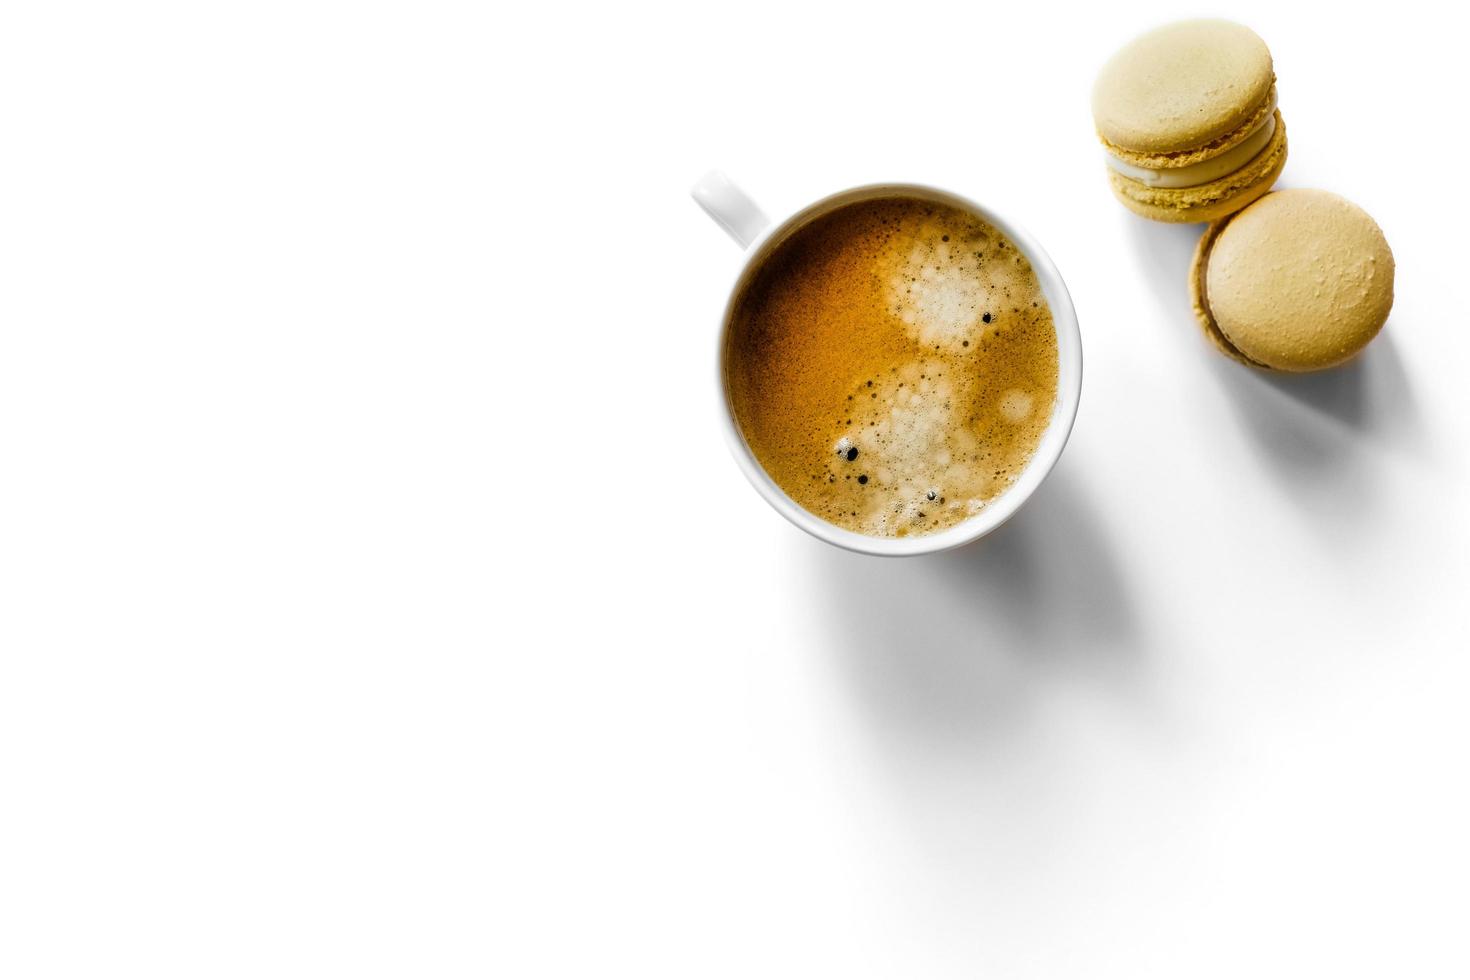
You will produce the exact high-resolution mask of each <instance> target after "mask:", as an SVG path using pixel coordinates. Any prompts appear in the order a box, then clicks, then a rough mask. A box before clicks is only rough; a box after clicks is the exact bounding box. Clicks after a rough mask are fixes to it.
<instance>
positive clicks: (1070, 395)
mask: <svg viewBox="0 0 1470 980" xmlns="http://www.w3.org/2000/svg"><path fill="white" fill-rule="evenodd" d="M897 195H902V196H907V197H918V198H920V199H925V200H933V201H937V202H940V203H946V204H950V205H953V206H956V207H959V208H963V209H964V210H967V211H970V212H972V213H974V214H975V215H977V216H979V217H980V218H981V219H983V220H984V221H986V222H988V223H989V224H991V225H993V226H994V227H995V228H997V229H998V230H999V231H1000V232H1001V233H1002V234H1004V235H1005V236H1006V237H1007V238H1009V239H1010V240H1011V242H1012V243H1014V244H1015V246H1016V248H1017V249H1019V250H1020V251H1021V254H1023V255H1025V256H1026V259H1027V261H1029V262H1030V263H1031V268H1032V269H1033V270H1034V271H1035V272H1036V278H1037V281H1038V282H1039V283H1040V285H1041V291H1042V295H1043V296H1045V297H1046V302H1047V305H1048V306H1049V307H1050V308H1051V314H1052V323H1053V325H1054V327H1055V329H1056V332H1057V397H1056V402H1055V403H1054V404H1053V406H1052V416H1051V419H1050V421H1048V422H1047V426H1046V431H1045V432H1044V433H1043V434H1042V437H1041V441H1040V442H1039V443H1038V444H1037V446H1036V450H1035V451H1034V452H1033V453H1032V455H1031V459H1030V460H1029V461H1028V462H1027V464H1026V466H1025V468H1024V469H1023V470H1022V471H1021V475H1020V476H1018V477H1017V478H1016V481H1015V482H1014V483H1012V484H1011V485H1010V486H1009V487H1007V488H1006V489H1005V490H1004V491H1003V492H1002V493H1001V494H1000V496H998V497H996V498H995V499H994V500H992V501H991V502H990V503H988V504H987V505H986V506H985V508H984V509H983V510H981V511H980V512H979V513H978V514H975V515H974V516H973V517H970V518H967V519H966V520H964V521H961V522H960V523H959V524H956V525H955V526H954V527H950V528H946V529H945V530H943V531H938V532H936V533H934V534H920V535H913V536H906V537H901V538H897V537H895V538H884V537H877V536H874V535H868V534H859V533H858V532H856V531H849V530H847V529H846V528H843V527H838V526H837V525H836V524H833V523H831V522H830V521H827V520H824V519H823V518H821V517H818V516H817V515H815V514H813V513H811V512H810V511H808V510H807V509H806V508H804V507H802V506H801V505H800V504H798V503H797V502H796V501H795V500H793V499H792V498H791V497H790V496H789V495H788V494H787V493H786V491H785V490H783V489H781V487H780V486H779V485H778V484H777V483H776V482H775V480H773V479H771V477H770V475H769V474H768V473H766V471H765V468H764V467H763V466H761V464H760V461H759V460H758V459H756V456H755V453H754V451H752V450H751V448H750V444H749V443H748V442H747V441H746V439H745V434H744V432H742V431H741V429H740V423H739V422H738V421H737V420H736V418H735V410H734V406H733V405H732V404H731V399H730V392H729V385H728V381H727V378H726V374H725V349H726V339H727V337H728V335H729V331H730V321H731V316H732V314H733V313H734V309H735V301H736V300H737V299H738V298H739V296H740V292H741V288H742V287H743V286H744V285H745V282H746V280H747V278H748V277H749V275H750V273H751V272H752V271H753V270H754V269H755V268H756V267H757V266H758V265H759V264H760V263H761V262H762V261H763V260H764V259H765V257H766V256H767V255H768V254H769V252H770V250H771V249H772V248H773V247H774V245H775V244H777V243H778V242H779V241H780V240H782V239H784V238H786V237H787V236H789V235H790V234H792V233H793V232H795V231H796V230H798V229H799V228H802V227H804V226H805V225H806V224H808V223H810V222H811V221H812V220H813V219H815V218H817V217H819V216H820V215H822V214H825V213H827V212H829V211H831V210H833V209H835V208H837V207H840V206H842V205H844V204H851V203H855V202H858V201H863V200H871V199H874V198H880V197H888V196H897ZM716 345H717V346H716V351H715V372H716V381H717V384H718V390H719V397H720V420H721V425H722V426H723V428H724V430H725V438H726V442H727V443H728V445H729V446H730V451H731V453H732V455H734V457H735V461H736V463H737V464H738V465H739V466H740V469H741V471H742V472H743V473H744V474H745V478H746V479H747V480H749V481H750V484H751V485H752V486H753V487H755V489H756V490H757V491H758V492H759V493H760V495H761V496H762V497H764V498H765V500H766V502H767V503H768V504H770V505H771V506H772V507H773V508H775V510H776V511H777V512H778V513H779V514H781V516H782V517H784V518H786V519H787V520H788V521H790V522H791V523H792V524H794V525H796V526H797V527H799V528H801V529H802V530H803V531H805V532H807V533H808V534H810V535H811V536H812V537H814V538H817V539H818V540H820V541H825V542H826V543H828V544H832V545H836V546H837V547H839V548H844V549H846V550H848V551H854V552H858V553H860V554H866V555H879V556H884V557H900V556H914V555H929V554H936V553H938V552H941V551H948V550H950V549H952V548H959V547H962V546H964V545H967V544H970V543H971V542H973V541H977V540H979V539H980V538H982V537H984V536H985V535H987V534H989V533H990V532H991V531H994V530H995V529H996V528H998V527H1000V526H1001V525H1002V524H1004V523H1005V522H1006V521H1007V520H1009V519H1010V518H1011V517H1012V516H1013V515H1014V514H1015V513H1016V511H1018V510H1020V508H1021V506H1022V505H1023V504H1024V503H1025V502H1026V501H1027V500H1028V499H1030V497H1031V495H1032V494H1033V493H1035V492H1036V489H1037V488H1038V487H1039V486H1040V485H1041V483H1042V482H1043V481H1044V480H1045V479H1046V477H1047V475H1048V474H1050V473H1051V471H1052V469H1053V467H1055V466H1056V463H1057V460H1058V459H1060V458H1061V455H1062V450H1063V449H1065V448H1066V445H1067V440H1068V438H1069V437H1070V436H1071V434H1072V427H1073V425H1074V423H1075V422H1076V419H1077V407H1078V403H1079V402H1080V400H1081V395H1082V334H1081V331H1080V330H1079V328H1078V325H1077V311H1076V309H1075V308H1074V307H1073V305H1072V297H1071V294H1070V293H1069V292H1068V291H1067V286H1066V283H1065V282H1064V281H1063V280H1062V276H1061V273H1060V272H1058V271H1057V267H1056V265H1055V264H1054V263H1053V262H1052V260H1051V257H1050V256H1049V255H1047V253H1046V250H1045V249H1043V248H1042V247H1041V244H1040V243H1039V242H1037V240H1036V239H1035V238H1033V237H1032V236H1031V234H1030V233H1029V232H1027V231H1026V230H1025V229H1024V228H1022V227H1021V226H1020V225H1018V224H1016V223H1015V222H1014V221H1011V220H1010V219H1008V218H1006V217H1005V216H1003V215H1001V214H999V213H997V212H996V211H995V210H994V209H992V208H989V207H987V206H985V205H982V204H980V203H978V202H976V201H973V200H971V199H969V198H967V197H965V196H963V195H961V194H956V193H954V192H953V191H949V190H945V189H943V188H940V187H935V186H933V185H930V184H917V183H908V182H880V183H872V184H862V185H859V186H856V187H850V188H848V189H846V190H842V191H838V192H836V193H834V194H829V195H827V196H826V197H823V198H820V199H818V200H816V201H813V202H812V203H811V204H808V205H806V206H805V207H803V208H801V209H799V210H797V211H796V212H795V213H793V214H792V215H791V216H789V217H787V218H785V219H784V220H782V221H779V222H773V223H772V224H770V225H769V226H767V227H766V228H765V229H764V230H763V231H762V232H761V233H760V235H758V236H757V237H756V238H755V240H754V241H752V242H751V243H750V245H749V247H747V248H746V250H745V256H744V258H743V259H742V261H741V263H740V267H739V268H738V269H737V270H736V272H735V278H734V281H733V283H732V284H731V287H730V290H729V292H728V294H727V298H726V300H725V306H724V310H723V312H722V314H721V316H720V329H719V330H718V331H717V336H716Z"/></svg>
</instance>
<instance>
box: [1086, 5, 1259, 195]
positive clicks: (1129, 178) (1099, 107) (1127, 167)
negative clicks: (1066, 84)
mask: <svg viewBox="0 0 1470 980" xmlns="http://www.w3.org/2000/svg"><path fill="white" fill-rule="evenodd" d="M1092 114H1093V119H1094V121H1095V122H1096V124H1097V134H1098V137H1099V138H1100V139H1101V140H1102V142H1103V147H1104V148H1105V149H1106V150H1107V162H1108V167H1109V170H1108V179H1109V180H1110V181H1111V183H1112V185H1113V193H1114V194H1116V195H1117V197H1118V200H1120V201H1122V202H1123V204H1124V206H1126V207H1128V208H1129V209H1130V210H1133V211H1136V212H1137V213H1139V214H1141V215H1143V216H1144V217H1145V218H1152V219H1154V220H1155V221H1181V222H1183V221H1214V220H1215V219H1216V218H1220V217H1223V216H1224V215H1226V214H1229V213H1230V212H1232V211H1236V210H1239V209H1240V208H1243V207H1245V206H1246V205H1247V204H1249V203H1250V202H1251V201H1254V200H1255V199H1256V198H1258V197H1260V196H1261V195H1262V194H1264V193H1266V191H1268V190H1270V189H1271V185H1272V184H1273V183H1275V181H1276V178H1277V176H1279V175H1280V173H1281V168H1282V167H1283V166H1284V165H1285V164H1286V126H1285V124H1284V123H1283V122H1282V121H1281V113H1280V111H1279V110H1277V108H1276V73H1275V71H1274V70H1273V68H1272V64H1271V52H1270V51H1269V50H1267V48H1266V43H1265V42H1264V41H1262V40H1261V39H1260V38H1259V37H1257V36H1256V34H1255V32H1254V31H1252V30H1250V29H1249V28H1247V27H1241V26H1240V25H1239V24H1232V23H1230V22H1229V21H1223V20H1192V21H1185V22H1183V23H1180V24H1169V25H1166V26H1164V27H1160V28H1159V29H1157V30H1154V31H1150V32H1149V33H1147V34H1145V35H1143V36H1142V37H1140V38H1138V39H1137V40H1135V41H1133V42H1132V43H1131V44H1129V45H1127V46H1126V47H1124V48H1123V49H1122V50H1121V51H1119V52H1118V53H1117V54H1115V55H1113V57H1112V59H1111V60H1110V61H1108V63H1107V64H1106V65H1104V66H1103V69H1102V72H1101V73H1100V74H1099V75H1098V78H1097V85H1096V86H1095V87H1094V88H1093V91H1092Z"/></svg>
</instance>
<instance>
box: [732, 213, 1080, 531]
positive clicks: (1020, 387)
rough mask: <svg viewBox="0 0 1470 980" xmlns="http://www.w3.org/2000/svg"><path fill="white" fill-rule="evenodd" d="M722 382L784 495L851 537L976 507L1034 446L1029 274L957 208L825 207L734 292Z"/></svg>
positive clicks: (1048, 344) (1041, 390)
mask: <svg viewBox="0 0 1470 980" xmlns="http://www.w3.org/2000/svg"><path fill="white" fill-rule="evenodd" d="M724 364H725V384H726V388H727V390H728V393H729V397H730V404H731V407H732V409H733V411H734V414H735V419H736V422H737V423H738V424H739V426H740V429H741V431H742V433H743V434H744V436H745V440H746V442H747V443H748V444H749V445H750V448H751V450H752V451H753V452H754V454H755V457H756V459H757V460H759V461H760V464H761V466H762V467H764V468H765V471H766V472H767V473H768V474H769V475H770V477H771V479H772V480H774V481H775V482H776V484H777V485H778V486H780V487H781V489H782V490H784V491H785V492H786V493H787V494H788V495H789V496H790V497H791V498H792V499H793V500H795V501H796V502H797V503H798V504H800V505H801V506H802V507H804V508H806V509H807V510H808V511H810V512H811V513H813V514H815V515H817V516H818V517H821V518H824V519H825V520H827V521H830V522H831V523H833V524H836V525H838V526H840V527H843V528H847V529H848V530H851V531H856V532H858V533H860V534H868V535H876V536H881V537H901V536H905V535H910V534H929V533H932V532H935V531H939V530H943V529H944V528H947V527H952V526H954V525H955V524H958V523H960V522H961V521H963V520H965V519H966V518H968V517H970V516H972V515H974V514H976V513H978V512H979V511H980V510H981V509H983V508H984V507H985V506H986V504H987V503H989V502H990V501H992V500H994V499H995V498H996V497H997V496H998V495H999V494H1000V493H1001V492H1003V491H1004V490H1005V489H1006V487H1008V486H1010V484H1011V483H1012V482H1013V481H1014V480H1015V479H1016V477H1017V476H1018V475H1019V474H1020V473H1021V471H1022V470H1023V469H1024V468H1025V466H1026V463H1027V461H1028V460H1030V458H1031V455H1032V453H1033V452H1035V450H1036V446H1037V444H1038V443H1039V442H1040V441H1041V437H1042V434H1043V433H1044V432H1045V431H1046V427H1047V423H1048V421H1049V419H1050V417H1051V412H1052V407H1053V404H1054V403H1055V401H1056V392H1057V336H1056V328H1055V327H1054V325H1053V323H1052V316H1051V310H1050V309H1049V308H1048V307H1047V303H1046V299H1045V297H1044V296H1043V295H1042V291H1041V286H1040V284H1039V283H1038V282H1037V278H1036V274H1035V272H1034V271H1033V270H1032V268H1031V264H1030V263H1029V262H1028V261H1027V260H1026V257H1025V256H1024V255H1022V254H1021V253H1020V252H1019V251H1018V250H1017V249H1016V247H1015V245H1014V243H1012V242H1011V241H1009V240H1008V239H1007V238H1006V237H1005V235H1003V234H1002V233H1001V232H1000V231H998V230H997V229H996V228H994V227H993V226H991V225H990V224H988V223H987V222H985V221H983V220H981V219H980V218H979V217H978V216H976V215H974V214H972V213H971V212H969V211H965V210H961V209H960V208H957V207H952V206H949V205H947V204H941V203H937V202H933V201H927V200H922V199H919V198H912V197H902V196H893V197H883V198H877V199H873V200H866V201H860V202H857V203H853V204H847V205H844V206H841V207H839V208H837V209H835V210H833V211H831V212H828V213H827V214H824V215H821V216H820V217H817V218H815V219H814V220H812V221H810V222H809V223H807V224H805V225H803V226H801V227H799V228H798V229H797V230H796V231H795V232H793V233H792V234H790V235H789V236H787V237H786V238H785V239H783V240H781V241H779V242H778V243H777V244H776V245H775V246H774V247H773V249H772V250H771V251H770V253H769V255H767V256H766V258H765V259H764V261H762V262H761V263H760V265H759V266H758V267H757V269H756V270H755V272H754V273H753V274H752V275H751V276H750V277H749V279H748V280H747V282H746V284H745V286H744V287H743V288H742V290H741V291H740V293H739V295H738V296H737V297H736V301H735V304H734V307H733V313H732V319H731V322H730V328H729V331H728V332H727V336H726V347H725V352H724Z"/></svg>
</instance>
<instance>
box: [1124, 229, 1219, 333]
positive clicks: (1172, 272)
mask: <svg viewBox="0 0 1470 980" xmlns="http://www.w3.org/2000/svg"><path fill="white" fill-rule="evenodd" d="M1123 220H1125V221H1127V223H1128V224H1127V228H1128V238H1129V240H1130V241H1131V242H1132V244H1133V254H1134V257H1135V258H1136V259H1137V261H1138V267H1139V271H1141V272H1142V273H1143V280H1144V282H1146V283H1147V284H1148V287H1149V291H1150V292H1151V293H1152V294H1153V296H1154V300H1155V301H1156V302H1157V303H1158V305H1159V309H1160V310H1161V311H1163V313H1164V314H1165V320H1166V321H1167V322H1169V323H1175V322H1177V323H1179V324H1180V326H1181V327H1189V326H1191V325H1193V324H1194V309H1193V307H1192V306H1191V305H1190V301H1189V268H1190V266H1191V265H1192V264H1193V262H1194V250H1195V247H1196V246H1197V245H1199V240H1200V236H1201V235H1203V234H1204V230H1205V226H1204V225H1200V224H1195V225H1171V224H1166V223H1163V222H1159V221H1149V220H1147V219H1145V218H1140V217H1137V216H1136V215H1131V214H1130V215H1127V216H1126V217H1125V218H1124V219H1123ZM1180 333H1181V335H1183V336H1191V334H1190V333H1189V332H1188V331H1185V330H1181V331H1180Z"/></svg>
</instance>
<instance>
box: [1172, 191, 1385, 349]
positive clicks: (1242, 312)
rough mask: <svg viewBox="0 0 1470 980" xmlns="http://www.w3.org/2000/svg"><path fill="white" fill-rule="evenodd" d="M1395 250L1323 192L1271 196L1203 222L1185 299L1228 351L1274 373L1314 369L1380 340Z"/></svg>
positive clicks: (1357, 213)
mask: <svg viewBox="0 0 1470 980" xmlns="http://www.w3.org/2000/svg"><path fill="white" fill-rule="evenodd" d="M1393 270H1394V264H1393V252H1392V251H1390V250H1389V247H1388V241H1387V239H1385V238H1384V237H1383V232H1382V231H1381V230H1380V229H1379V227H1378V224H1377V223H1376V222H1375V221H1374V220H1373V219H1372V218H1371V217H1369V215H1368V212H1366V211H1364V210H1363V209H1362V208H1360V207H1358V206H1357V205H1356V204H1353V203H1352V202H1351V201H1348V200H1345V199H1344V198H1341V197H1338V196H1337V195H1336V194H1332V193H1329V192H1327V191H1319V190H1305V189H1301V190H1298V189H1291V190H1284V191H1276V192H1274V193H1271V194H1267V195H1266V196H1265V197H1263V198H1261V199H1260V200H1258V201H1256V202H1255V203H1254V204H1251V205H1250V206H1249V207H1247V208H1245V209H1243V210H1242V211H1239V212H1238V213H1236V214H1233V215H1230V216H1229V217H1227V218H1225V219H1224V220H1222V221H1218V222H1216V223H1214V224H1213V225H1211V226H1210V227H1209V228H1208V229H1207V230H1206V231H1205V234H1204V237H1202V238H1201V239H1200V242H1199V247H1198V248H1196V249H1195V253H1194V266H1193V268H1192V269H1191V270H1190V277H1189V280H1190V296H1191V298H1192V299H1193V301H1194V311H1195V315H1196V316H1197V317H1199V321H1200V325H1201V326H1202V327H1204V330H1205V333H1206V334H1208V335H1209V337H1210V339H1211V340H1213V341H1214V342H1215V345H1216V346H1217V347H1219V348H1220V350H1222V351H1224V352H1225V353H1226V354H1228V355H1230V356H1231V357H1233V358H1235V359H1236V360H1238V361H1241V362H1242V363H1245V364H1249V365H1252V366H1253V367H1258V368H1265V369H1267V370H1272V371H1297V372H1299V371H1318V370H1321V369H1323V368H1330V367H1335V366H1336V365H1338V364H1341V363H1343V362H1344V361H1346V360H1348V359H1349V358H1351V357H1352V356H1353V355H1354V354H1356V353H1358V351H1360V350H1362V349H1363V348H1364V347H1366V346H1367V345H1368V342H1369V341H1370V340H1372V339H1373V338H1374V337H1375V336H1377V335H1378V331H1379V330H1380V329H1381V328H1382V327H1383V324H1384V321H1385V320H1387V319H1388V311H1389V310H1390V309H1391V308H1392V307H1393Z"/></svg>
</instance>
